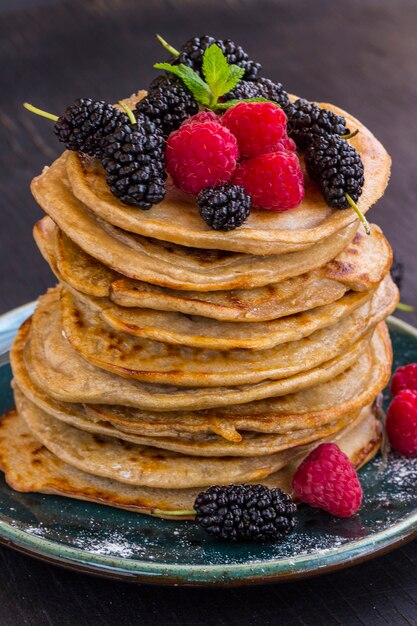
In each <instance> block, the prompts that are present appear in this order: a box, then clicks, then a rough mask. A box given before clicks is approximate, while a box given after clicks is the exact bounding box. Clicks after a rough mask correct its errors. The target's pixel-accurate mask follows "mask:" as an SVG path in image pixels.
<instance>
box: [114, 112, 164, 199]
mask: <svg viewBox="0 0 417 626" xmlns="http://www.w3.org/2000/svg"><path fill="white" fill-rule="evenodd" d="M136 120H137V124H134V125H127V124H126V125H124V126H122V127H121V128H119V129H118V130H117V131H116V132H114V133H113V134H112V135H110V136H109V137H108V138H107V140H106V142H105V143H104V144H103V151H104V157H103V166H104V169H105V170H106V180H107V183H108V185H109V186H110V190H111V192H112V193H113V194H114V195H115V196H117V197H118V198H120V199H121V200H122V202H125V203H126V204H131V205H133V206H137V207H140V208H142V209H149V208H150V207H151V206H152V205H153V204H156V203H158V202H161V200H163V198H164V195H165V186H164V181H165V179H166V174H165V170H164V143H165V142H164V138H163V136H162V132H161V131H160V129H159V128H158V126H156V125H155V124H154V123H153V122H152V121H151V120H149V119H148V118H146V117H145V116H144V115H142V114H141V113H137V115H136Z"/></svg>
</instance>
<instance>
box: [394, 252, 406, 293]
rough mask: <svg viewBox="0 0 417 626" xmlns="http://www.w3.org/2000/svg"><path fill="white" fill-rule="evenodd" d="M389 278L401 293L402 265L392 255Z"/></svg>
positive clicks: (395, 256) (396, 257)
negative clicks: (390, 277)
mask: <svg viewBox="0 0 417 626" xmlns="http://www.w3.org/2000/svg"><path fill="white" fill-rule="evenodd" d="M391 276H392V280H393V281H394V283H395V284H396V285H397V287H398V289H399V290H400V291H401V287H402V284H403V279H404V263H403V262H402V261H401V260H400V259H399V258H398V256H397V255H396V254H394V262H393V264H392V265H391Z"/></svg>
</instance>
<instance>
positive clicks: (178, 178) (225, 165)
mask: <svg viewBox="0 0 417 626" xmlns="http://www.w3.org/2000/svg"><path fill="white" fill-rule="evenodd" d="M238 156H239V152H238V148H237V141H236V138H235V137H234V136H233V135H232V133H231V132H230V131H229V130H228V129H227V128H224V126H221V124H217V123H216V122H202V123H197V122H195V123H194V124H185V125H183V126H180V128H179V129H178V130H175V131H174V132H173V133H171V134H170V136H169V137H168V140H167V147H166V153H165V158H166V169H167V171H168V173H169V174H171V176H172V178H173V180H174V183H175V184H176V185H177V187H179V188H180V189H182V190H183V191H185V192H187V193H193V194H198V193H199V192H200V191H201V190H202V189H204V188H205V187H216V186H217V185H221V184H222V183H226V182H227V181H228V180H229V179H230V177H231V176H232V174H233V172H234V171H235V168H236V161H237V158H238Z"/></svg>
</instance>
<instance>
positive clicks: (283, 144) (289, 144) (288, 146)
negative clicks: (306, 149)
mask: <svg viewBox="0 0 417 626" xmlns="http://www.w3.org/2000/svg"><path fill="white" fill-rule="evenodd" d="M296 150H297V146H296V145H295V141H294V139H291V137H288V135H284V136H283V137H282V139H280V140H279V141H278V143H277V145H276V147H275V150H274V152H296Z"/></svg>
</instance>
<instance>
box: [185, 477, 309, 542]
mask: <svg viewBox="0 0 417 626" xmlns="http://www.w3.org/2000/svg"><path fill="white" fill-rule="evenodd" d="M194 509H195V511H196V521H197V523H198V524H200V526H201V527H202V528H203V529H204V530H205V531H206V532H208V533H209V534H210V535H213V536H214V537H218V538H219V539H226V540H228V541H245V540H246V541H248V540H249V541H271V540H274V539H280V538H281V537H283V536H284V535H287V534H288V533H290V532H291V531H292V530H293V528H294V527H295V525H296V512H297V507H296V505H295V504H294V503H293V502H292V500H291V496H289V495H288V494H287V493H285V492H284V491H282V490H281V489H278V488H277V489H268V487H265V486H264V485H228V486H227V487H217V486H214V487H209V489H207V491H203V492H202V493H200V494H199V495H198V496H197V499H196V501H195V503H194Z"/></svg>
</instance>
